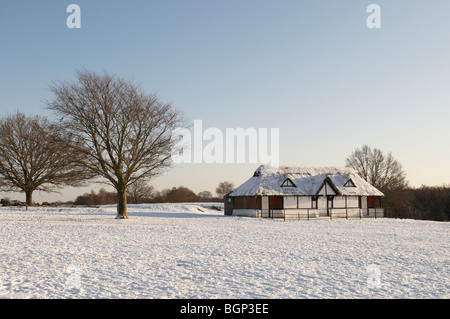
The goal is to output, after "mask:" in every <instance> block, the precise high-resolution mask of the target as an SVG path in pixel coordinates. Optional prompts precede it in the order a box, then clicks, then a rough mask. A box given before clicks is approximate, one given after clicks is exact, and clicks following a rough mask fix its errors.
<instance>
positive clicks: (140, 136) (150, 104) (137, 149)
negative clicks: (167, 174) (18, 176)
mask: <svg viewBox="0 0 450 319" xmlns="http://www.w3.org/2000/svg"><path fill="white" fill-rule="evenodd" d="M50 91H51V92H53V94H54V95H55V99H54V100H53V101H51V102H47V105H48V108H49V109H51V110H53V111H55V112H56V113H57V114H58V116H60V117H61V126H60V128H61V130H62V131H63V132H65V135H66V136H67V137H68V138H70V139H72V141H73V145H75V146H74V148H75V150H76V152H78V153H79V154H81V155H82V156H80V160H79V162H78V163H79V164H80V165H83V166H84V167H85V168H86V169H88V170H90V171H91V172H92V173H94V174H96V175H98V176H101V177H103V178H104V179H106V180H107V181H108V182H109V183H110V184H111V185H113V186H114V188H115V189H116V190H117V191H118V193H119V194H122V195H123V194H124V196H125V198H126V187H127V186H129V185H132V184H133V183H136V182H137V181H139V180H142V179H150V178H152V177H154V176H157V175H159V174H161V172H163V171H164V170H165V169H166V168H168V167H170V165H171V153H172V152H171V151H172V148H173V146H174V141H173V140H172V130H174V129H175V128H177V127H179V126H180V125H181V122H182V116H181V115H180V113H179V112H178V111H176V110H174V109H173V108H172V106H171V105H170V104H165V103H162V102H160V101H159V100H158V99H157V97H156V96H154V95H148V94H145V93H144V92H143V91H142V90H141V88H140V87H139V86H137V85H135V84H133V83H131V82H129V81H125V80H123V79H120V78H116V77H114V76H112V75H109V74H106V73H105V74H102V75H97V74H95V73H91V72H87V71H82V72H78V73H77V81H76V82H73V83H71V82H57V83H55V84H53V85H52V86H50ZM118 202H119V206H120V205H121V202H120V199H119V200H118ZM118 213H119V214H120V215H121V216H126V210H125V212H123V211H120V210H119V211H118Z"/></svg>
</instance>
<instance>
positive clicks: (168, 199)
mask: <svg viewBox="0 0 450 319" xmlns="http://www.w3.org/2000/svg"><path fill="white" fill-rule="evenodd" d="M225 186H226V187H228V189H227V190H229V191H231V190H232V188H233V184H232V183H229V182H222V183H220V184H219V187H218V188H217V189H216V196H214V195H213V194H212V193H211V192H210V191H202V192H199V193H198V194H196V193H195V192H194V191H192V190H191V189H189V188H187V187H184V186H179V187H173V188H167V189H163V190H161V191H155V190H154V187H153V186H150V185H147V184H146V183H144V182H143V183H136V184H133V187H131V189H130V190H129V192H128V198H127V201H128V203H129V204H144V203H189V202H222V201H223V195H222V191H223V189H224V188H225ZM73 204H74V205H85V206H95V205H111V204H117V194H116V193H115V192H108V191H106V190H105V189H104V188H102V189H100V190H99V191H98V192H95V191H94V190H92V191H91V192H90V193H85V194H83V195H80V196H78V197H77V198H76V199H75V201H74V202H73Z"/></svg>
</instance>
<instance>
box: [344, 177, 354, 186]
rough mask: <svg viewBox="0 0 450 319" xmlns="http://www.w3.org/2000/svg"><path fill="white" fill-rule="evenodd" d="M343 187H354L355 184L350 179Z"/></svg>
mask: <svg viewBox="0 0 450 319" xmlns="http://www.w3.org/2000/svg"><path fill="white" fill-rule="evenodd" d="M344 187H356V185H355V183H353V181H352V180H351V179H349V180H348V181H347V182H346V183H345V184H344Z"/></svg>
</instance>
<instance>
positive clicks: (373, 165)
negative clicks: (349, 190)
mask: <svg viewBox="0 0 450 319" xmlns="http://www.w3.org/2000/svg"><path fill="white" fill-rule="evenodd" d="M346 166H348V167H352V168H354V169H355V170H356V171H357V172H358V174H359V175H360V176H361V177H362V178H364V179H365V180H366V181H367V182H369V183H370V184H372V185H373V186H375V187H376V188H377V189H379V190H380V191H381V192H383V193H386V192H389V191H391V190H394V189H403V188H405V187H407V185H408V182H407V181H406V173H405V172H404V171H403V168H402V165H401V164H400V162H398V161H397V160H396V159H395V158H394V157H393V156H392V154H391V153H389V154H388V155H387V156H386V155H384V154H383V152H382V151H380V150H379V149H377V148H373V149H372V148H371V147H370V146H368V145H363V146H362V147H361V148H360V149H356V150H355V151H354V152H353V153H352V154H351V155H350V156H349V157H348V158H347V160H346Z"/></svg>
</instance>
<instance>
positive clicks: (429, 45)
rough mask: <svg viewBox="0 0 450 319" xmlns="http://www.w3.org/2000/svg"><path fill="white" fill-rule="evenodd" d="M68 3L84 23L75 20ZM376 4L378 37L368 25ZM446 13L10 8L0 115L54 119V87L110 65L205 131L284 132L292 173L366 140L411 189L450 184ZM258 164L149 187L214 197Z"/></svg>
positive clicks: (256, 5) (182, 174)
mask: <svg viewBox="0 0 450 319" xmlns="http://www.w3.org/2000/svg"><path fill="white" fill-rule="evenodd" d="M71 3H75V4H78V5H79V6H80V7H81V26H82V27H81V29H68V28H67V26H66V19H67V17H68V16H69V13H66V8H67V6H68V5H69V4H71ZM371 3H376V4H378V5H379V6H380V7H381V29H369V28H367V26H366V19H367V17H368V16H369V13H367V12H366V8H367V6H368V5H369V4H371ZM449 14H450V1H448V0H430V1H422V0H407V1H406V0H396V1H381V0H371V1H362V0H342V1H335V0H323V1H312V0H311V1H300V0H296V1H283V0H282V1H274V0H272V1H266V0H231V1H230V0H227V1H225V0H215V1H213V0H202V1H198V0H189V1H187V0H183V1H181V0H172V1H162V0H161V1H150V0H143V1H136V0H130V1H105V0H96V1H81V0H72V1H61V0H45V1H31V0H29V1H23V0H15V1H11V0H10V1H2V3H1V5H0V66H1V67H0V111H1V114H7V113H8V112H12V111H16V110H19V111H22V112H25V113H27V114H46V115H50V113H49V112H48V111H47V110H45V109H44V104H43V103H42V101H43V100H45V99H49V98H51V95H50V94H49V92H48V91H47V86H48V85H49V84H50V83H51V81H54V80H71V79H73V78H74V74H75V71H76V70H77V69H82V68H86V69H88V70H91V71H98V72H102V71H108V72H110V73H114V74H117V75H119V76H122V77H125V78H129V79H132V80H135V81H136V82H138V83H141V84H142V87H143V88H144V89H146V90H147V91H148V92H156V93H157V94H158V95H159V97H160V98H161V99H162V100H164V101H167V102H172V103H173V104H174V106H176V107H178V108H181V109H182V110H184V112H185V114H186V116H187V118H188V120H189V121H190V122H191V123H192V122H193V121H194V120H196V119H198V120H202V121H203V125H204V127H205V128H207V127H218V128H220V129H223V130H224V129H225V128H227V127H229V128H237V127H243V128H248V127H255V128H279V129H280V164H282V165H296V166H325V165H330V166H344V165H345V158H346V157H347V156H348V155H349V154H350V153H351V152H352V151H353V150H354V149H355V148H356V147H360V146H362V145H363V144H369V145H371V146H372V147H377V148H380V149H381V150H383V151H384V152H386V153H387V152H392V153H393V155H394V157H395V158H397V159H398V160H399V161H400V162H401V163H402V164H403V166H404V169H405V171H406V173H407V176H408V180H409V181H410V182H411V184H412V185H413V186H420V185H421V184H427V185H439V184H442V183H450V165H449V164H448V163H449V158H450V125H449V121H450V41H449V37H450V20H449ZM257 166H258V164H214V165H208V164H184V165H180V166H176V167H175V168H173V169H171V170H170V171H168V172H167V173H166V174H164V175H163V176H161V177H159V178H157V179H155V180H154V181H153V185H154V186H155V187H156V189H163V188H167V187H172V186H179V185H184V186H187V187H189V188H191V189H193V190H194V191H196V192H199V191H202V190H210V191H211V192H214V189H215V187H216V186H217V184H218V183H219V182H220V181H223V180H229V181H232V182H233V183H235V185H236V186H237V185H238V184H240V183H242V182H244V181H245V180H246V179H247V178H248V177H250V176H251V175H252V173H253V171H254V169H256V167H257ZM96 188H97V189H98V186H96ZM84 191H85V190H84V189H83V190H73V189H72V190H67V191H65V192H64V193H63V195H64V196H63V197H64V199H74V197H75V196H76V195H78V194H81V193H82V192H84ZM0 195H1V194H0ZM11 197H14V196H11ZM42 198H48V199H51V200H53V199H57V198H58V195H45V196H43V197H41V196H40V195H39V194H38V193H37V194H36V196H35V199H36V200H38V201H40V200H42Z"/></svg>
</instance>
